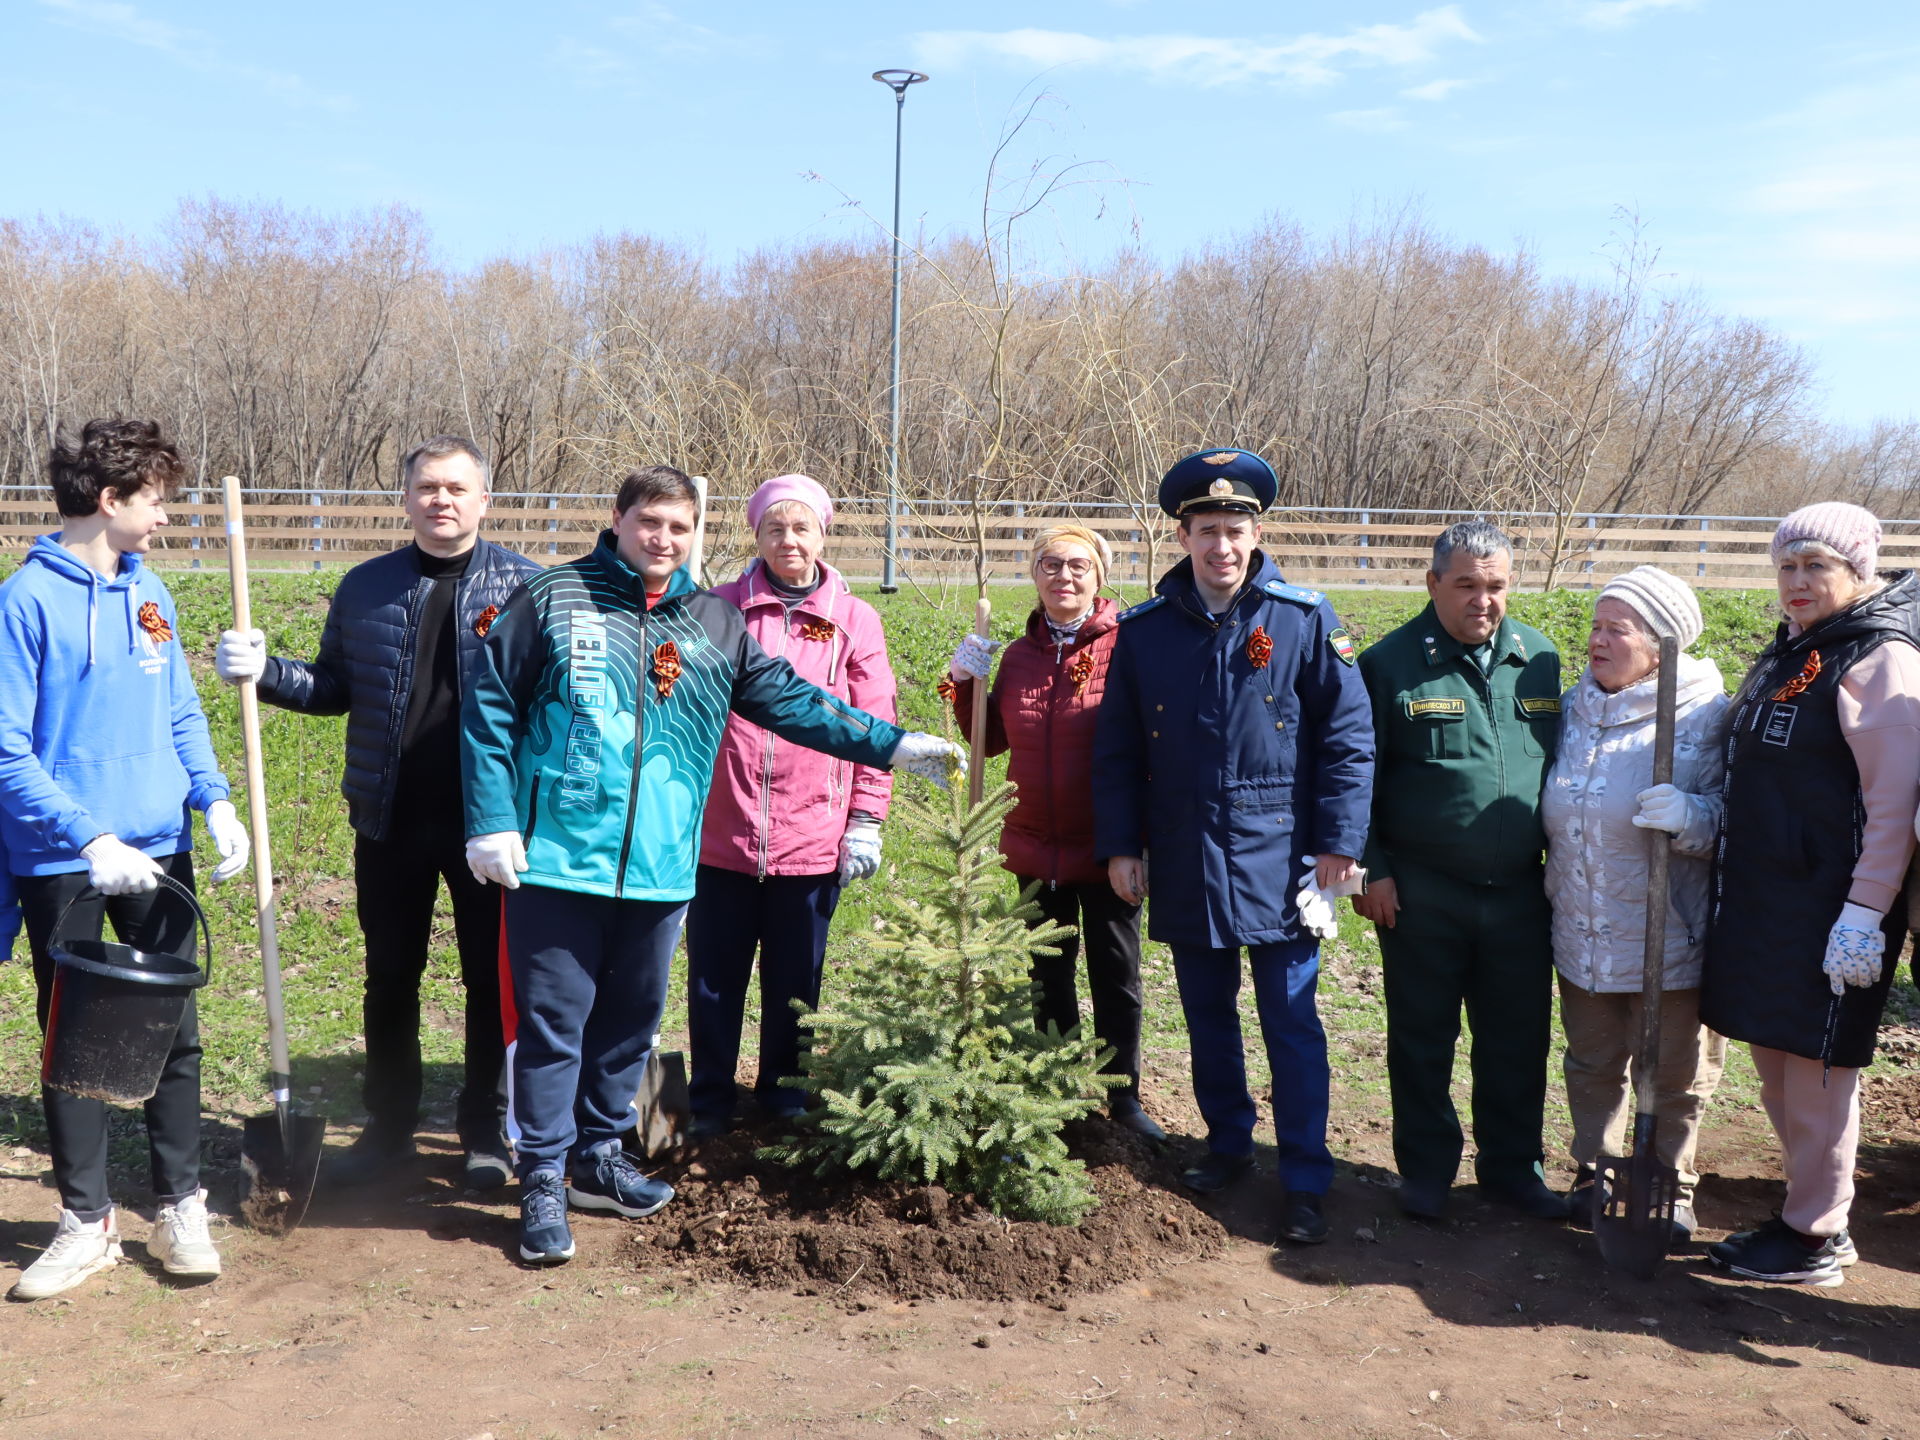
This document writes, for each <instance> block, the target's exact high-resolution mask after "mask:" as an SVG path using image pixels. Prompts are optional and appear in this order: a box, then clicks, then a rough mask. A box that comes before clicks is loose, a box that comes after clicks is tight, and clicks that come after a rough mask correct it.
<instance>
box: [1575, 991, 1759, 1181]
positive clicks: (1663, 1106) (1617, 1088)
mask: <svg viewBox="0 0 1920 1440" xmlns="http://www.w3.org/2000/svg"><path fill="white" fill-rule="evenodd" d="M1560 1022H1561V1024H1562V1025H1563V1026H1564V1027H1565V1028H1566V1032H1567V1057H1566V1076H1567V1109H1568V1110H1570V1111H1571V1112H1572V1113H1573V1158H1574V1159H1575V1160H1577V1161H1579V1162H1580V1163H1581V1164H1582V1165H1592V1164H1593V1163H1594V1162H1595V1161H1596V1160H1597V1159H1598V1158H1599V1156H1600V1155H1601V1154H1602V1153H1605V1154H1609V1155H1624V1154H1626V1149H1625V1147H1626V1143H1627V1117H1628V1116H1629V1115H1630V1114H1631V1113H1632V1110H1633V1104H1632V1098H1633V1090H1632V1074H1631V1066H1632V1063H1633V1047H1634V1045H1635V1044H1636V1043H1637V1042H1638V1040H1639V1038H1640V996H1639V994H1638V992H1633V993H1629V994H1621V995H1609V994H1598V993H1595V992H1594V991H1591V990H1582V989H1581V988H1580V987H1579V986H1578V985H1575V984H1574V983H1573V982H1572V981H1570V980H1568V979H1567V978H1566V976H1564V975H1562V976H1561V977H1560ZM1726 1062H1727V1042H1726V1038H1725V1037H1724V1036H1721V1035H1716V1034H1715V1033H1714V1032H1713V1031H1711V1030H1708V1029H1706V1028H1705V1027H1703V1026H1702V1025H1701V1024H1700V992H1699V990H1698V989H1693V990H1668V991H1666V992H1665V993H1663V994H1662V995H1661V997H1660V1059H1659V1063H1658V1064H1657V1065H1656V1066H1655V1067H1654V1078H1653V1083H1654V1113H1655V1114H1656V1115H1657V1116H1658V1117H1659V1119H1660V1131H1659V1135H1660V1143H1659V1146H1658V1150H1659V1154H1658V1156H1657V1157H1656V1158H1658V1160H1659V1161H1660V1163H1661V1164H1662V1165H1671V1166H1672V1167H1673V1168H1674V1170H1675V1171H1677V1172H1678V1174H1679V1177H1680V1199H1681V1200H1682V1201H1684V1202H1686V1203H1691V1202H1692V1200H1693V1187H1694V1186H1695V1185H1697V1184H1698V1183H1699V1182H1700V1176H1699V1175H1698V1174H1697V1173H1696V1172H1695V1170H1694V1168H1693V1152H1694V1146H1695V1144H1696V1143H1697V1141H1698V1140H1699V1138H1700V1117H1701V1116H1702V1115H1704V1114H1705V1113H1706V1109H1707V1102H1708V1101H1709V1100H1711V1099H1712V1098H1713V1092H1714V1089H1715V1087H1717V1086H1718V1085H1719V1084H1720V1072H1721V1071H1722V1070H1723V1069H1725V1068H1726Z"/></svg>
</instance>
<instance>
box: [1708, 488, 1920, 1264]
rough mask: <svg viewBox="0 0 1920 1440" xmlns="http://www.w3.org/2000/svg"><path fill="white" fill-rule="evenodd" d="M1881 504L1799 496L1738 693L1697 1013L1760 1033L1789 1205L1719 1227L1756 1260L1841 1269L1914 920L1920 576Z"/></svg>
mask: <svg viewBox="0 0 1920 1440" xmlns="http://www.w3.org/2000/svg"><path fill="white" fill-rule="evenodd" d="M1879 548H1880V522H1879V521H1878V520H1876V519H1874V517H1873V516H1872V515H1871V514H1869V513H1868V512H1867V511H1865V510H1862V509H1861V508H1860V507H1859V506H1857V505H1843V504H1839V503H1835V502H1829V503H1825V504H1820V505H1809V506H1807V507H1806V508H1805V509H1802V510H1796V511H1795V512H1794V513H1793V514H1791V515H1789V516H1788V517H1787V518H1786V519H1785V520H1783V521H1782V522H1781V523H1780V528H1779V529H1778V530H1777V531H1776V532H1775V534H1774V537H1773V547H1772V553H1773V561H1774V566H1775V571H1776V576H1777V579H1778V583H1779V590H1780V605H1781V609H1782V610H1783V611H1784V612H1785V615H1786V619H1785V622H1784V623H1783V624H1782V625H1781V626H1780V629H1779V631H1778V632H1777V633H1776V634H1775V636H1774V639H1773V643H1772V644H1771V645H1769V646H1768V647H1767V649H1766V650H1765V651H1764V652H1763V653H1762V654H1761V656H1760V658H1759V659H1757V660H1756V661H1755V662H1754V665H1753V669H1752V670H1751V671H1749V672H1748V674H1747V678H1746V681H1745V683H1744V684H1742V686H1741V687H1740V693H1739V695H1738V696H1737V697H1736V698H1735V700H1734V705H1733V713H1732V718H1731V722H1730V724H1729V727H1728V733H1727V744H1726V781H1725V785H1724V788H1723V789H1722V792H1721V798H1722V801H1723V810H1722V815H1721V821H1720V829H1719V836H1718V841H1717V845H1716V858H1715V862H1714V867H1713V913H1712V917H1711V924H1710V929H1709V932H1708V936H1707V949H1706V963H1705V966H1704V973H1703V975H1702V981H1701V999H1700V1018H1701V1020H1702V1021H1704V1022H1705V1023H1706V1024H1707V1025H1710V1026H1711V1027H1712V1028H1713V1029H1715V1030H1717V1031H1719V1032H1720V1033H1721V1034H1723V1035H1725V1036H1727V1037H1728V1038H1729V1039H1733V1040H1744V1041H1746V1042H1747V1043H1748V1045H1750V1046H1751V1047H1752V1050H1753V1065H1754V1069H1755V1070H1757V1071H1759V1073H1760V1098H1761V1101H1762V1102H1763V1103H1764V1104H1765V1106H1766V1109H1767V1116H1768V1118H1769V1119H1770V1120H1772V1122H1773V1128H1774V1132H1775V1134H1777V1135H1778V1136H1779V1138H1780V1149H1781V1154H1782V1158H1783V1162H1784V1165H1785V1169H1786V1180H1787V1189H1786V1196H1785V1199H1784V1201H1783V1203H1782V1205H1781V1207H1780V1213H1779V1214H1778V1215H1776V1216H1775V1217H1774V1218H1773V1219H1772V1220H1769V1221H1767V1222H1766V1223H1765V1224H1763V1225H1761V1226H1759V1227H1757V1228H1756V1229H1752V1230H1746V1231H1742V1232H1741V1233H1739V1234H1737V1235H1733V1236H1731V1237H1729V1238H1728V1239H1726V1240H1724V1241H1722V1242H1720V1243H1719V1244H1717V1245H1712V1246H1709V1247H1708V1250H1707V1253H1708V1255H1709V1256H1711V1257H1712V1259H1713V1260H1714V1262H1715V1263H1716V1264H1719V1265H1723V1266H1725V1267H1726V1268H1727V1269H1729V1270H1731V1271H1732V1272H1733V1273H1734V1274H1735V1275H1739V1276H1742V1277H1744V1278H1746V1279H1750V1280H1776V1281H1783V1282H1786V1283H1790V1284H1805V1285H1820V1286H1827V1285H1838V1284H1840V1283H1841V1280H1842V1279H1843V1276H1842V1273H1841V1267H1843V1266H1846V1265H1850V1264H1852V1263H1853V1261H1854V1260H1855V1258H1856V1257H1857V1252H1856V1250H1855V1247H1854V1244H1853V1241H1852V1238H1851V1236H1850V1235H1849V1234H1848V1230H1847V1216H1848V1209H1849V1207H1850V1206H1851V1204H1852V1201H1853V1165H1854V1152H1855V1150H1856V1148H1857V1147H1858V1144H1859V1139H1860V1094H1859V1086H1860V1070H1861V1068H1862V1067H1863V1066H1865V1065H1866V1064H1868V1063H1869V1062H1870V1061H1871V1060H1872V1059H1873V1048H1874V1039H1875V1034H1876V1031H1877V1030H1878V1028H1879V1024H1880V1012H1881V1010H1882V1009H1883V1008H1884V1007H1885V1005H1886V1000H1887V990H1888V988H1889V987H1890V985H1891V984H1892V981H1893V967H1894V963H1895V962H1896V961H1897V960H1898V959H1899V957H1900V946H1901V943H1902V941H1903V940H1904V938H1905V935H1906V919H1907V917H1906V905H1905V900H1904V894H1903V891H1904V884H1905V880H1906V874H1907V865H1908V862H1909V861H1910V860H1911V858H1912V856H1913V848H1914V828H1913V826H1914V812H1915V807H1916V804H1917V803H1920V643H1917V642H1916V639H1915V637H1916V635H1917V634H1920V629H1916V625H1917V624H1920V584H1917V583H1916V581H1915V577H1914V575H1913V573H1912V572H1911V571H1897V572H1894V573H1892V574H1886V575H1882V574H1881V573H1880V572H1879V567H1878V552H1879Z"/></svg>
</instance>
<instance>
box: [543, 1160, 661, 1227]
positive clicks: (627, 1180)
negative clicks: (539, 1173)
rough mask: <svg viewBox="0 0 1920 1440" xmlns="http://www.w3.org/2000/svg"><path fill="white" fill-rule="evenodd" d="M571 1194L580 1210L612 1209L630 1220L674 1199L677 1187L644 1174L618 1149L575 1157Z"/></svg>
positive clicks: (568, 1195)
mask: <svg viewBox="0 0 1920 1440" xmlns="http://www.w3.org/2000/svg"><path fill="white" fill-rule="evenodd" d="M567 1198H568V1203H570V1204H571V1205H572V1206H573V1208H574V1209H576V1210H611V1211H612V1212H613V1213H614V1214H616V1215H624V1216H626V1217H627V1218H628V1219H629V1220H642V1219H645V1218H646V1217H647V1216H649V1215H651V1214H653V1213H654V1212H655V1211H656V1210H658V1209H660V1208H661V1207H662V1206H663V1205H665V1204H666V1203H667V1202H668V1201H669V1200H671V1199H673V1187H672V1186H671V1185H669V1184H667V1182H666V1181H664V1180H651V1179H649V1178H648V1177H646V1176H645V1175H642V1174H641V1173H640V1171H639V1170H638V1169H637V1168H636V1167H635V1165H634V1163H633V1162H632V1161H631V1160H629V1159H628V1158H627V1157H626V1155H625V1154H624V1153H622V1152H621V1151H620V1150H617V1149H615V1150H609V1151H608V1152H607V1153H605V1154H604V1155H588V1156H585V1157H583V1158H582V1159H580V1160H576V1161H574V1164H573V1184H572V1186H571V1187H570V1188H569V1189H568V1191H567Z"/></svg>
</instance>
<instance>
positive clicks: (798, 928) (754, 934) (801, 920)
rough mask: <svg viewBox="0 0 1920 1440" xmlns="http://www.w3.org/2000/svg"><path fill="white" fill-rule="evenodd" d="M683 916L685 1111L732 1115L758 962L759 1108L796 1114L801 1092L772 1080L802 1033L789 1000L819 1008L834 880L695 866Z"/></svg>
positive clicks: (789, 1062)
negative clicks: (749, 997)
mask: <svg viewBox="0 0 1920 1440" xmlns="http://www.w3.org/2000/svg"><path fill="white" fill-rule="evenodd" d="M694 887H695V888H694V895H693V904H692V905H691V906H689V907H688V910H687V1048H688V1050H689V1052H690V1054H689V1064H688V1070H689V1072H690V1073H689V1076H688V1081H687V1090H688V1096H689V1098H690V1099H691V1101H692V1103H693V1113H694V1114H696V1115H701V1116H711V1117H714V1118H716V1119H720V1118H724V1117H726V1116H728V1115H731V1114H732V1113H733V1074H734V1069H735V1067H736V1066H738V1064H739V1062H740V1029H741V1026H742V1024H743V1023H744V1022H745V1019H746V1007H747V982H748V981H749V980H751V979H752V978H753V957H754V952H755V951H756V950H758V951H759V954H760V1070H759V1074H758V1076H757V1077H756V1079H755V1080H754V1086H753V1093H754V1094H755V1096H757V1097H758V1098H759V1101H760V1105H761V1108H762V1109H764V1110H767V1111H769V1112H772V1113H776V1114H797V1113H798V1112H799V1111H800V1109H801V1108H802V1107H803V1106H804V1104H805V1103H806V1098H807V1097H806V1093H805V1092H804V1091H801V1090H796V1089H794V1088H793V1087H792V1086H787V1085H782V1084H781V1083H780V1082H781V1081H782V1080H783V1079H786V1078H788V1077H789V1076H793V1075H798V1074H799V1073H800V1047H801V1044H802V1041H803V1034H802V1032H803V1027H802V1026H801V1024H800V1017H799V1016H798V1015H796V1014H794V1011H793V1006H792V1004H791V1003H789V1002H791V1001H793V1000H804V1001H805V1002H806V1003H807V1004H808V1005H809V1006H813V1005H818V1004H819V1003H820V975H821V970H822V967H823V966H824V964H825V962H826V955H827V927H828V925H829V924H830V923H831V922H832V920H833V912H834V908H835V907H836V906H838V905H839V903H840V876H839V873H838V872H837V871H830V872H828V873H827V874H825V875H769V876H767V878H766V879H764V880H762V879H759V878H758V877H756V876H753V875H746V874H742V873H741V872H740V871H738V870H723V869H721V868H720V867H719V866H717V865H702V866H701V867H700V869H699V878H698V879H697V880H696V881H695V882H694Z"/></svg>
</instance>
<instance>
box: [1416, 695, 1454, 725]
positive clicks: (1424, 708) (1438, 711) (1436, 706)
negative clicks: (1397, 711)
mask: <svg viewBox="0 0 1920 1440" xmlns="http://www.w3.org/2000/svg"><path fill="white" fill-rule="evenodd" d="M1466 713H1467V702H1466V697H1464V696H1461V695H1434V696H1429V697H1428V698H1426V699H1423V700H1409V701H1407V718H1408V719H1409V720H1418V719H1419V718H1420V717H1421V716H1422V715H1464V714H1466Z"/></svg>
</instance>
